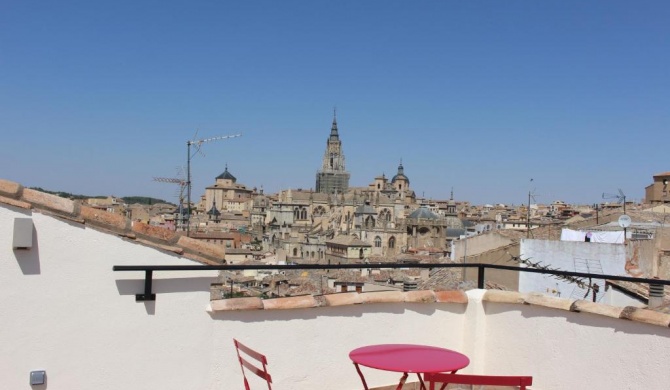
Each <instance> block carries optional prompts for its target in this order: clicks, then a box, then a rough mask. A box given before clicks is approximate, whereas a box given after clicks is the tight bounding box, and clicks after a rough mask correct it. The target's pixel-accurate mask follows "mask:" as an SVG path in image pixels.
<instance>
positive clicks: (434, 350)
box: [349, 344, 470, 373]
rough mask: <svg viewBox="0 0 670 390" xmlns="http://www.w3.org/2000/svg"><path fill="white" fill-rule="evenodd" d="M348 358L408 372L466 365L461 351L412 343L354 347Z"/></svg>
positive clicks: (371, 366) (442, 370) (450, 368)
mask: <svg viewBox="0 0 670 390" xmlns="http://www.w3.org/2000/svg"><path fill="white" fill-rule="evenodd" d="M349 358H350V359H351V360H352V361H353V362H354V363H357V364H360V365H362V366H365V367H370V368H376V369H379V370H385V371H396V372H411V373H427V372H450V371H455V370H460V369H461V368H464V367H467V365H468V364H470V359H468V357H467V356H465V355H463V354H462V353H459V352H456V351H452V350H450V349H446V348H439V347H431V346H428V345H416V344H380V345H369V346H366V347H361V348H356V349H354V350H353V351H351V352H350V353H349Z"/></svg>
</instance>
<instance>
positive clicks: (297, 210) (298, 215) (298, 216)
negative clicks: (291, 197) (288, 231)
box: [293, 209, 300, 219]
mask: <svg viewBox="0 0 670 390" xmlns="http://www.w3.org/2000/svg"><path fill="white" fill-rule="evenodd" d="M293 218H295V219H300V210H299V209H295V210H293Z"/></svg>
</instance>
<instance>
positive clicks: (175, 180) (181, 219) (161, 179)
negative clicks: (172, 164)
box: [153, 167, 187, 230]
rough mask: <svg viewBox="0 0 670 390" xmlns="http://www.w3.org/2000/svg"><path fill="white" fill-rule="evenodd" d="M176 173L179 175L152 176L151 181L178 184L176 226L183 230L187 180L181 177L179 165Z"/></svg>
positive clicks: (181, 170) (181, 171)
mask: <svg viewBox="0 0 670 390" xmlns="http://www.w3.org/2000/svg"><path fill="white" fill-rule="evenodd" d="M177 175H178V176H179V177H154V178H153V181H157V182H159V183H169V184H179V207H178V211H179V216H178V217H177V225H178V226H177V228H181V229H182V230H184V229H185V227H184V213H183V208H184V191H185V190H186V185H187V181H186V179H184V178H183V176H184V173H183V169H182V168H181V167H180V168H178V174H177Z"/></svg>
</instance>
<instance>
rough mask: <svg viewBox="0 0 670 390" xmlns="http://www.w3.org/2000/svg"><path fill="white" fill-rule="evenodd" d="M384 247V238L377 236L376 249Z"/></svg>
mask: <svg viewBox="0 0 670 390" xmlns="http://www.w3.org/2000/svg"><path fill="white" fill-rule="evenodd" d="M381 247H382V238H381V237H379V236H377V237H375V248H381Z"/></svg>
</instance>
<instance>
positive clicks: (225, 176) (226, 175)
mask: <svg viewBox="0 0 670 390" xmlns="http://www.w3.org/2000/svg"><path fill="white" fill-rule="evenodd" d="M216 180H231V181H232V182H233V183H235V182H236V181H237V179H236V178H235V176H233V175H231V174H230V172H228V165H226V170H225V171H223V173H222V174H220V175H219V176H217V177H216Z"/></svg>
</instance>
